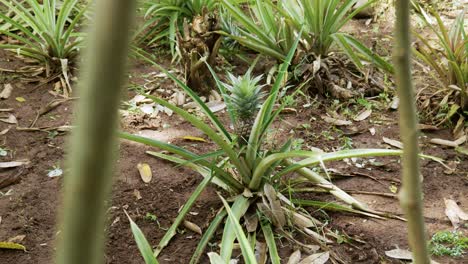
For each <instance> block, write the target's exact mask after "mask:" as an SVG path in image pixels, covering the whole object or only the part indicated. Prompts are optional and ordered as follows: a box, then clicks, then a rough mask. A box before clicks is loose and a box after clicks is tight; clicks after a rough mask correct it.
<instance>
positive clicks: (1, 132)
mask: <svg viewBox="0 0 468 264" xmlns="http://www.w3.org/2000/svg"><path fill="white" fill-rule="evenodd" d="M10 129H11V126H8V127H7V128H5V129H3V130H2V131H0V136H3V135H5V134H6V133H8V131H10Z"/></svg>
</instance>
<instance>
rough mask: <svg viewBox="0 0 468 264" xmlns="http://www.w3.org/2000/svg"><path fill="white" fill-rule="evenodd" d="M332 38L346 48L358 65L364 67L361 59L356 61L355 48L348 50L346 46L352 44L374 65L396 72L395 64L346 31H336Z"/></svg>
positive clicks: (388, 71) (391, 72)
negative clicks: (345, 32)
mask: <svg viewBox="0 0 468 264" xmlns="http://www.w3.org/2000/svg"><path fill="white" fill-rule="evenodd" d="M332 38H333V39H334V40H335V41H336V42H337V43H338V44H339V45H340V46H341V47H342V48H344V51H345V52H346V54H347V55H348V56H349V57H350V58H351V59H352V60H353V62H354V64H356V66H358V67H362V64H361V62H360V61H359V59H357V61H356V62H355V61H354V60H355V57H356V56H355V55H354V52H353V50H348V49H347V47H346V46H348V45H350V46H352V47H353V48H354V49H356V50H357V51H359V52H360V55H361V56H362V57H363V58H364V59H365V60H366V61H369V62H371V63H373V64H374V65H376V66H377V67H378V68H380V69H382V70H384V71H386V72H387V73H390V74H393V73H394V72H395V70H394V68H393V65H392V64H391V63H389V62H387V61H386V60H384V59H383V58H382V57H380V56H379V55H377V54H375V53H374V52H372V51H371V50H370V49H369V48H367V47H366V46H364V45H363V44H362V43H361V42H359V41H358V40H357V39H355V38H353V37H352V36H350V35H348V34H344V33H336V34H333V35H332Z"/></svg>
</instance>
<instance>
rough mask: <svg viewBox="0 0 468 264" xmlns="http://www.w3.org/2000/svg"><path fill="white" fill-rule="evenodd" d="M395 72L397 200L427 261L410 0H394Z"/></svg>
mask: <svg viewBox="0 0 468 264" xmlns="http://www.w3.org/2000/svg"><path fill="white" fill-rule="evenodd" d="M395 4H396V17H397V20H396V28H395V40H396V43H395V45H396V46H395V51H394V52H395V53H394V60H395V69H396V71H395V75H396V83H397V87H398V96H399V97H400V108H399V113H400V134H401V139H402V141H403V146H404V148H403V156H402V162H403V176H402V177H403V181H402V183H403V186H402V190H401V193H400V203H401V206H402V208H403V210H404V211H405V213H406V217H407V219H408V240H409V244H410V247H411V250H412V251H413V261H414V263H416V264H429V263H430V258H429V254H428V250H427V244H426V235H425V227H424V217H423V208H422V206H423V203H422V187H421V180H420V177H419V173H420V171H419V157H418V153H419V148H418V129H417V124H418V120H417V115H416V107H415V105H414V92H413V84H412V80H411V64H410V59H411V43H410V41H411V40H410V16H409V10H410V1H408V0H397V1H396V3H395Z"/></svg>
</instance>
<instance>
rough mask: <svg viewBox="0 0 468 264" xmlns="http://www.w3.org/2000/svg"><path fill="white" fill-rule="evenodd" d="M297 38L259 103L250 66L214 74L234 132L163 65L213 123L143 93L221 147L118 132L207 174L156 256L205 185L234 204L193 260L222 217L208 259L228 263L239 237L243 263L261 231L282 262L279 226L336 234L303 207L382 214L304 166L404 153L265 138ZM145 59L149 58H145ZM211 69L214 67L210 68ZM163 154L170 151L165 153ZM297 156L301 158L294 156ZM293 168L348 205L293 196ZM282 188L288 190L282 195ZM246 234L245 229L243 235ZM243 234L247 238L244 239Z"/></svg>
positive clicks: (318, 235)
mask: <svg viewBox="0 0 468 264" xmlns="http://www.w3.org/2000/svg"><path fill="white" fill-rule="evenodd" d="M298 42H299V39H297V40H296V42H295V44H294V45H293V49H291V51H290V52H289V53H288V56H287V58H286V60H285V62H284V63H283V64H282V65H281V67H280V70H279V72H278V76H277V78H276V80H275V83H274V84H273V87H272V89H271V92H270V94H269V96H268V97H267V98H266V99H265V101H264V102H263V103H262V104H260V102H261V100H262V97H263V93H262V92H261V88H262V86H261V85H260V83H259V82H260V80H261V79H260V77H252V76H251V75H250V74H251V72H250V70H249V71H248V72H247V74H246V75H245V76H241V77H234V76H233V75H231V76H230V78H228V80H229V81H230V82H228V84H225V83H222V82H221V81H220V80H219V79H218V78H217V76H216V75H215V74H214V72H213V76H214V79H215V80H216V83H217V84H218V87H219V90H220V92H221V94H222V95H223V97H224V98H225V102H226V104H227V108H228V113H229V116H230V118H231V123H232V124H240V125H241V126H242V128H240V129H236V132H237V133H238V134H235V135H232V134H231V133H229V132H228V129H227V128H226V127H224V125H223V124H222V123H221V122H220V121H219V120H218V118H217V117H216V116H215V115H214V114H213V113H212V112H211V111H210V109H209V108H208V107H207V106H206V104H205V103H203V102H202V100H201V99H200V97H198V96H197V95H196V94H195V93H194V92H193V90H192V89H190V88H189V87H187V86H186V85H185V84H184V83H183V82H182V81H180V80H178V79H177V78H176V77H175V76H173V75H171V74H170V73H169V72H168V71H166V70H164V69H162V70H163V72H165V73H166V74H167V75H168V76H170V78H172V79H173V80H174V81H176V82H177V83H178V84H179V85H180V86H181V88H182V89H184V91H185V92H186V93H187V94H188V95H189V96H190V97H191V98H192V99H193V100H194V101H195V102H197V103H198V105H199V107H200V109H201V110H202V111H203V112H204V114H205V115H206V117H207V118H208V120H210V121H211V125H208V124H206V123H204V122H203V121H202V120H200V118H198V117H196V116H194V115H192V114H189V113H188V112H186V111H185V110H183V109H181V108H178V107H177V106H174V105H172V104H170V103H168V102H166V101H165V100H163V99H160V98H158V97H154V96H151V95H146V96H147V97H148V98H150V99H152V100H153V101H154V102H156V103H157V104H160V105H162V106H164V107H167V108H169V109H171V110H172V111H174V113H176V114H178V115H180V116H181V117H182V118H184V119H185V120H186V121H188V122H190V123H191V124H192V125H193V126H195V127H196V128H198V129H200V130H201V131H203V132H204V133H205V134H206V135H207V136H208V137H209V138H210V139H211V140H212V141H213V142H214V143H215V144H216V146H217V148H218V150H216V151H214V152H209V153H205V154H200V155H199V154H195V153H193V152H191V151H188V150H186V149H184V148H180V147H177V146H175V145H172V144H167V143H163V142H160V141H157V140H152V139H148V138H144V137H141V136H136V135H131V134H128V133H120V137H121V138H124V139H128V140H132V141H136V142H139V143H144V144H146V145H149V146H154V147H157V148H159V149H162V150H164V151H165V152H155V151H148V152H147V153H148V154H150V155H152V156H155V157H158V158H162V159H165V160H168V161H171V162H174V163H176V164H180V165H183V166H187V167H188V168H190V169H193V170H195V171H197V172H198V173H200V174H201V175H202V176H203V177H204V180H203V181H202V182H201V183H200V185H199V186H198V187H197V189H196V190H195V191H194V193H193V194H192V196H191V197H190V198H189V199H188V201H187V203H186V204H185V205H184V207H183V208H182V209H181V211H180V214H179V215H178V217H177V218H176V220H175V221H174V223H173V225H172V226H171V227H170V228H169V230H168V232H167V233H166V235H165V236H164V237H163V238H162V240H161V241H160V243H159V245H158V246H157V248H156V250H155V253H154V255H155V256H156V257H157V256H158V254H159V253H160V252H161V250H162V249H163V248H164V247H165V246H166V245H167V244H168V243H169V242H170V240H171V239H172V237H173V236H174V235H175V234H176V230H177V227H178V226H179V225H180V223H181V222H182V221H183V219H184V217H185V215H186V214H187V213H188V212H189V210H190V208H191V207H192V205H193V204H194V203H195V201H196V199H197V198H198V197H199V195H200V193H201V192H202V191H203V189H205V188H206V186H208V184H210V183H213V184H215V185H217V186H218V187H220V188H221V189H223V190H224V193H223V196H228V197H229V199H228V200H229V201H230V202H232V203H231V204H229V203H228V202H226V200H225V199H224V198H222V200H223V203H224V207H223V208H221V209H220V211H219V213H218V214H217V215H216V217H215V218H214V219H213V221H212V222H211V224H210V226H209V227H208V229H207V230H206V231H205V233H204V234H203V236H202V238H201V240H200V244H199V245H198V247H197V249H196V250H195V252H194V255H193V257H192V261H191V263H197V262H198V260H199V258H200V257H201V255H202V254H203V252H204V251H205V248H206V246H207V244H208V242H209V241H210V240H211V239H212V237H213V235H214V233H215V231H216V230H217V229H218V228H219V227H221V226H222V225H223V221H224V219H226V223H225V224H224V227H222V228H223V229H224V232H223V237H222V241H221V243H220V252H219V254H218V253H215V252H210V258H212V259H217V258H221V259H222V260H223V261H224V262H226V263H227V262H229V261H230V259H231V256H232V251H233V248H234V241H235V239H236V238H237V240H238V241H239V243H241V248H242V253H243V257H244V260H245V261H246V263H256V262H255V258H253V261H254V262H252V258H251V257H252V254H251V253H252V252H251V251H252V248H254V247H255V244H256V243H257V238H256V237H259V238H260V237H263V238H264V240H265V242H266V244H267V245H268V248H269V252H270V259H271V261H272V263H279V261H280V258H279V256H278V251H277V248H276V242H275V239H274V236H275V233H274V232H275V231H274V230H276V229H278V230H284V228H292V229H294V230H297V231H298V232H301V233H303V234H304V235H305V236H308V237H311V238H312V239H313V240H314V241H316V242H317V243H318V244H323V243H326V241H329V239H330V237H334V235H333V234H334V233H333V232H331V231H327V229H326V228H325V227H324V226H323V224H322V223H321V222H320V221H318V220H317V219H315V218H314V217H313V216H311V215H309V214H308V213H305V211H302V210H300V206H301V205H304V204H305V205H307V206H317V207H320V208H321V209H327V208H332V209H333V210H338V211H347V212H354V213H359V214H364V215H368V216H373V217H380V216H379V215H381V214H380V213H379V212H376V211H373V210H371V209H369V208H368V207H367V206H366V205H365V204H363V203H361V202H359V201H357V200H356V199H354V198H353V197H352V196H350V195H349V194H347V193H346V192H344V191H343V190H341V189H340V188H338V187H337V186H336V185H334V184H332V183H331V182H330V181H328V180H327V179H326V178H325V177H323V176H321V175H319V174H318V173H317V172H315V171H314V170H312V169H310V168H309V167H311V166H322V167H323V166H324V162H327V161H332V160H341V159H345V158H350V157H369V156H382V155H400V154H401V151H399V150H385V149H353V150H341V151H336V152H331V153H323V152H318V151H303V150H293V149H291V147H292V140H287V141H286V142H285V143H284V144H283V145H282V146H281V147H280V148H279V149H276V148H273V147H272V145H271V144H269V143H268V141H267V131H268V130H269V128H270V127H271V125H272V123H273V122H274V121H275V119H276V118H277V117H278V116H279V114H280V113H281V111H282V110H283V108H284V105H280V106H279V107H278V108H277V109H275V107H274V105H275V104H276V102H277V100H278V94H279V91H280V88H281V86H282V85H284V82H283V80H284V79H285V76H286V73H287V70H288V67H289V64H290V61H291V60H292V58H293V56H294V54H295V47H296V46H297V44H298ZM144 58H146V59H147V60H148V61H149V59H148V57H144ZM154 64H155V63H154ZM155 65H157V64H155ZM158 67H159V66H158ZM208 67H209V66H208ZM209 69H210V70H212V69H211V67H209ZM259 106H260V107H259ZM213 127H214V128H213ZM247 132H249V133H247ZM168 152H169V153H172V154H174V155H169V154H168ZM296 159H300V160H299V161H297V160H296ZM291 173H297V174H299V175H300V179H298V183H297V184H296V186H297V187H300V185H301V184H315V185H316V186H318V187H319V189H322V190H321V191H322V192H323V191H325V192H329V193H330V194H332V195H334V196H335V197H336V198H337V199H339V200H340V201H342V202H344V203H345V204H347V206H343V205H338V204H336V203H333V202H327V203H324V202H315V201H307V200H297V199H291V196H292V195H294V192H292V193H291V190H289V189H288V188H287V186H288V183H287V180H286V179H285V178H286V177H289V176H288V175H291ZM284 190H288V191H286V193H285V194H283V193H282V192H284ZM288 197H289V198H288ZM241 223H243V224H244V225H245V226H246V229H245V230H244V229H243V228H241V227H240V226H241V225H240V224H241ZM245 232H246V233H247V235H245ZM322 232H323V233H322ZM257 233H259V236H257ZM281 234H283V235H285V236H286V237H289V238H290V239H292V234H290V233H288V232H281ZM246 237H248V238H249V239H248V240H246ZM246 241H248V242H246ZM292 241H294V239H292ZM258 242H259V241H258ZM245 243H247V245H245ZM138 244H140V243H138ZM252 245H253V246H252ZM213 263H214V262H213Z"/></svg>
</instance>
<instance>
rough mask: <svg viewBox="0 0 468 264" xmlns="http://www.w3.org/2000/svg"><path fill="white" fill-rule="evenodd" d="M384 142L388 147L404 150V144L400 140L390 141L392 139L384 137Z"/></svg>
mask: <svg viewBox="0 0 468 264" xmlns="http://www.w3.org/2000/svg"><path fill="white" fill-rule="evenodd" d="M382 140H383V142H385V143H387V144H388V145H390V146H392V147H395V148H399V149H403V143H401V142H400V141H398V140H394V139H390V138H387V137H382Z"/></svg>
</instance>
